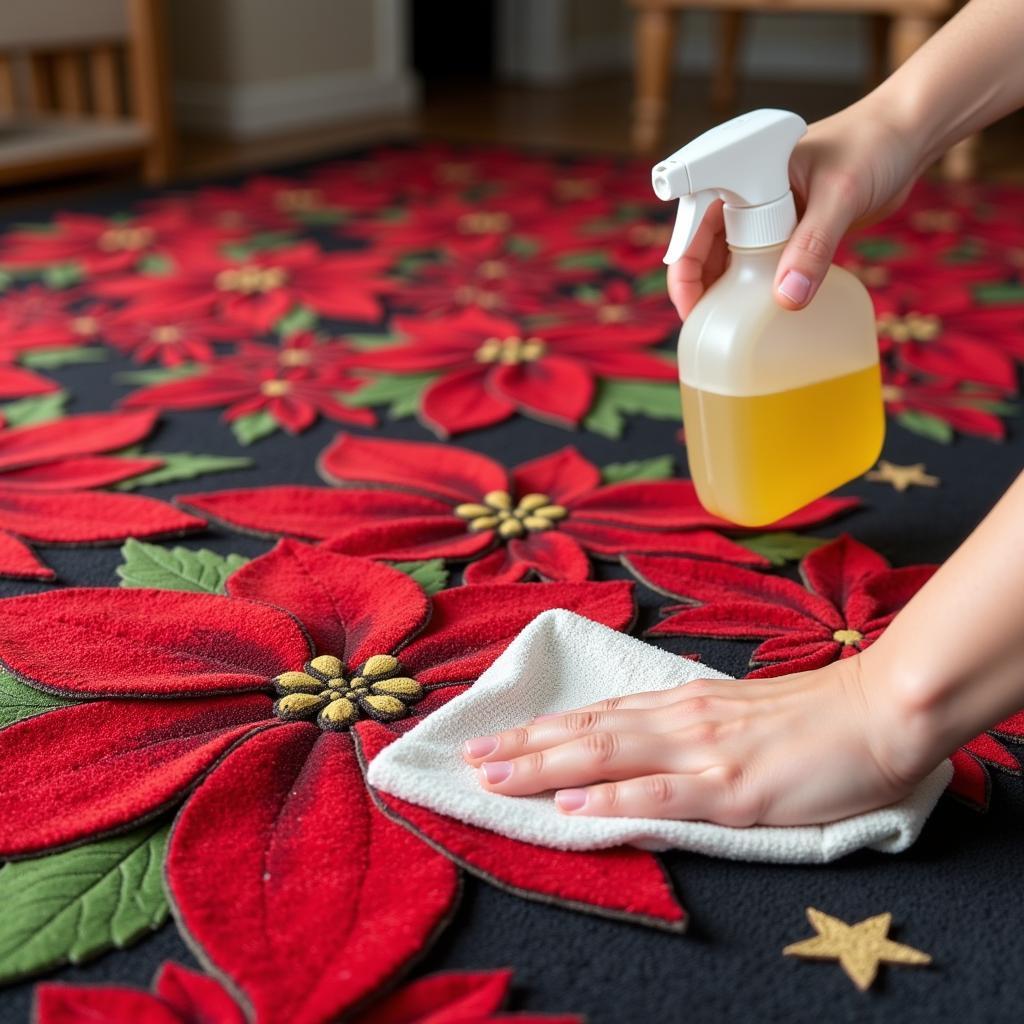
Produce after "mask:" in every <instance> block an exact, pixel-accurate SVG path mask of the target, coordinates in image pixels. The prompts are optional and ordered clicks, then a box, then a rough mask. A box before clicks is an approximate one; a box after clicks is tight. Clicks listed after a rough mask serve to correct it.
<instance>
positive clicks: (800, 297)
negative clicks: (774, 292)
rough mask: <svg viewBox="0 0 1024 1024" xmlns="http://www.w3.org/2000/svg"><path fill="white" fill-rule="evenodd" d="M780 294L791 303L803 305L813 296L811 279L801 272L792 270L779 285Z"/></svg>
mask: <svg viewBox="0 0 1024 1024" xmlns="http://www.w3.org/2000/svg"><path fill="white" fill-rule="evenodd" d="M779 294H780V295H785V296H786V298H787V299H789V301H790V302H796V303H802V302H806V301H807V296H808V295H810V294H811V279H810V278H809V277H807V276H806V274H801V273H800V271H799V270H791V271H789V273H787V274H786V276H785V277H784V278H783V279H782V283H781V284H780V285H779Z"/></svg>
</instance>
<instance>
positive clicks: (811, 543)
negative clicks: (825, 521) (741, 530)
mask: <svg viewBox="0 0 1024 1024" xmlns="http://www.w3.org/2000/svg"><path fill="white" fill-rule="evenodd" d="M736 543H737V544H739V545H740V546H742V547H745V548H746V549H747V550H748V551H753V552H754V553H755V554H758V555H761V556H762V557H764V558H767V559H768V561H769V562H771V564H772V565H785V564H786V563H787V562H799V561H800V559H801V558H803V557H804V555H808V554H810V553H811V552H812V551H814V550H815V549H816V548H820V547H821V546H822V545H823V544H827V543H828V538H827V537H805V536H803V535H802V534H799V533H792V532H791V531H789V530H780V531H779V532H778V533H759V534H757V535H756V536H753V537H739V538H737V539H736Z"/></svg>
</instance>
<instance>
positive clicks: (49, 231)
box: [0, 210, 228, 277]
mask: <svg viewBox="0 0 1024 1024" xmlns="http://www.w3.org/2000/svg"><path fill="white" fill-rule="evenodd" d="M186 236H187V237H188V238H189V239H190V240H191V241H193V242H195V241H197V240H199V239H203V240H204V241H205V242H206V243H207V244H209V245H213V244H215V243H217V242H220V241H224V240H225V239H226V238H227V237H228V236H227V235H226V234H225V233H224V232H223V231H220V230H217V229H216V228H213V227H211V226H210V225H209V224H208V223H204V222H202V221H196V220H193V219H192V218H191V217H188V216H184V215H182V213H181V212H180V211H177V210H167V211H164V212H163V213H160V214H151V215H147V216H143V217H99V216H96V215H95V214H91V213H58V214H57V215H56V216H55V217H54V218H53V221H52V222H51V223H50V224H44V225H38V226H33V227H31V228H23V229H20V230H19V229H15V230H14V231H9V232H8V233H7V234H6V235H5V236H4V238H3V240H2V243H0V265H2V266H5V267H12V268H25V267H29V268H37V267H46V266H51V265H53V264H61V263H74V264H76V265H77V266H78V267H80V268H81V270H82V271H83V272H85V273H86V274H88V275H89V276H91V277H92V276H96V275H100V274H112V273H118V272H121V271H130V270H133V269H134V268H135V267H137V266H138V265H139V262H140V261H141V260H142V259H143V258H144V257H146V256H153V255H156V254H162V253H165V252H167V251H168V250H169V249H173V247H174V246H175V244H176V243H177V242H178V241H179V240H180V239H181V238H183V237H186Z"/></svg>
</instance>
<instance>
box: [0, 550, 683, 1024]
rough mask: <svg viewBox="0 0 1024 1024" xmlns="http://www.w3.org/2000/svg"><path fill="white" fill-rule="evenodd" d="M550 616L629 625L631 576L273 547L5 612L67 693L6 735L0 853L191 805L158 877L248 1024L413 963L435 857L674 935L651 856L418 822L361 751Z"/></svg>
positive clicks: (441, 863)
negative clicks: (575, 578) (185, 581)
mask: <svg viewBox="0 0 1024 1024" xmlns="http://www.w3.org/2000/svg"><path fill="white" fill-rule="evenodd" d="M550 608H568V609H571V610H575V611H577V612H578V613H580V614H583V615H587V616H588V617H590V618H592V619H594V620H596V621H598V622H602V623H604V624H605V625H607V626H610V627H611V628H615V629H622V628H625V627H626V626H627V625H628V624H629V623H630V622H631V621H632V618H633V614H634V612H633V602H632V584H629V583H625V582H613V583H564V584H554V583H545V584H534V585H531V586H528V587H526V586H519V585H507V584H495V585H493V586H490V587H459V588H455V589H452V590H445V591H442V592H440V593H439V594H437V595H436V596H434V597H433V598H428V597H427V596H426V594H425V593H424V592H423V591H422V590H421V589H420V588H419V586H417V585H416V583H415V582H414V581H413V580H412V579H410V578H409V577H408V576H406V575H404V574H403V573H401V572H398V571H397V570H396V569H393V568H391V567H389V566H386V565H383V564H381V563H379V562H372V561H369V560H367V559H361V558H350V557H347V556H344V555H338V554H334V553H331V552H328V551H324V550H322V549H319V548H315V547H310V546H308V545H305V544H299V543H296V542H294V541H281V542H280V543H279V544H278V545H277V547H276V548H275V549H274V550H273V551H271V552H269V553H268V554H266V555H263V556H261V557H259V558H257V559H255V560H253V561H252V562H250V563H248V564H247V565H245V566H243V567H242V568H241V569H239V570H237V571H236V572H235V573H234V574H233V575H232V576H231V577H229V579H228V581H227V595H226V596H220V595H213V594H202V593H191V592H181V591H167V590H148V589H138V590H134V589H133V590H121V589H117V588H67V589H62V590H55V591H51V592H48V593H44V594H37V595H31V596H27V597H12V598H8V599H6V600H3V601H0V660H2V661H3V663H4V664H5V665H6V666H7V667H8V668H9V669H10V670H11V671H13V672H15V673H16V674H17V676H18V677H19V678H20V679H22V680H24V681H25V682H26V683H28V684H29V685H32V686H36V687H38V688H40V689H43V690H45V691H47V692H51V693H57V694H61V695H63V696H65V697H69V698H72V699H78V700H80V701H81V702H80V703H73V704H69V705H64V706H62V707H58V708H55V709H53V710H51V711H47V712H44V713H42V714H39V715H35V716H33V717H29V718H25V719H22V720H21V721H19V722H16V723H15V724H13V725H11V726H9V727H7V728H5V729H0V772H3V773H5V774H6V776H7V778H8V782H7V783H6V784H5V785H4V792H5V794H6V796H5V801H6V802H5V813H4V814H3V816H2V817H0V856H3V857H7V858H9V857H13V856H18V855H26V854H31V853H37V852H40V851H43V850H47V849H53V848H59V847H64V846H68V845H73V844H76V843H79V842H82V841H84V840H86V839H89V838H92V837H96V836H101V835H106V834H110V833H114V832H119V831H121V830H123V829H125V828H128V827H130V826H131V825H133V824H135V823H136V822H139V821H143V820H146V819H148V818H151V817H152V816H153V815H154V814H156V813H158V812H160V811H163V810H164V809H166V808H168V807H171V806H174V805H176V804H180V803H184V807H183V808H182V809H181V810H180V811H179V812H178V815H177V819H176V821H175V824H174V828H173V830H172V833H171V840H170V847H169V850H168V855H167V865H166V878H167V891H168V896H169V898H170V899H171V900H172V901H173V903H174V905H175V917H176V920H177V921H178V922H179V923H180V925H181V927H182V929H183V931H185V932H186V933H187V934H188V935H189V936H190V939H191V940H192V941H194V942H196V943H198V944H199V945H200V946H201V947H202V949H203V951H204V961H205V962H207V963H210V964H211V965H212V966H213V967H214V968H215V969H216V971H217V973H218V976H220V977H224V978H226V979H228V980H229V981H230V983H231V985H232V987H233V989H234V990H237V991H240V992H242V993H244V995H245V997H246V998H247V1000H248V1002H249V1004H250V1005H251V1007H252V1010H253V1012H254V1015H255V1017H256V1018H257V1019H260V1020H268V1021H277V1020H281V1021H285V1020H286V1021H288V1022H289V1024H321V1022H323V1021H325V1020H332V1019H334V1018H335V1017H336V1016H338V1015H339V1014H341V1013H342V1012H343V1011H345V1010H346V1009H347V1008H349V1007H352V1006H354V1005H355V1004H357V1003H359V1002H360V1001H362V1000H364V999H365V998H367V997H368V996H369V995H371V994H372V993H373V992H375V991H376V990H377V989H378V988H380V987H381V986H382V985H383V984H384V983H385V982H387V981H388V980H389V979H390V978H392V977H393V976H394V975H395V974H396V972H398V971H399V970H400V969H401V968H402V967H403V966H404V965H406V964H407V963H408V962H409V960H410V959H411V958H413V957H415V956H418V955H420V954H422V953H423V952H424V950H425V948H426V947H427V946H428V945H429V943H430V941H431V939H432V938H433V937H434V935H435V934H436V933H437V931H438V930H439V929H440V928H441V927H443V925H444V924H445V922H446V921H447V920H448V918H449V915H450V914H451V912H452V908H453V904H454V901H455V899H456V896H457V888H458V887H457V877H456V871H455V867H454V865H453V864H452V862H451V860H449V857H452V858H454V859H455V860H457V862H458V863H460V864H461V865H463V866H465V867H466V868H468V869H469V870H471V871H474V872H479V873H480V874H482V875H484V876H485V877H487V878H489V879H490V880H492V881H496V882H497V883H498V884H500V885H503V886H505V887H509V888H512V889H514V890H515V891H516V892H519V893H521V894H522V895H524V896H528V897H531V898H537V899H545V900H549V901H552V900H553V901H555V902H561V903H564V904H567V905H569V906H574V907H576V908H577V909H581V908H589V909H592V910H593V911H594V912H597V913H603V914H607V915H609V916H613V917H628V918H631V919H634V920H641V921H647V922H648V923H652V924H657V925H659V926H661V927H665V928H669V929H676V930H678V929H679V928H680V927H681V926H682V924H683V922H684V920H685V914H684V912H683V910H682V908H681V907H680V906H679V904H678V903H677V901H676V900H675V897H674V896H673V894H672V892H671V889H670V887H669V883H668V882H667V880H666V878H665V876H664V874H663V872H662V870H661V868H660V865H659V863H658V861H657V860H656V858H655V857H654V856H653V855H652V854H650V853H646V852H644V851H640V850H636V849H632V848H617V849H610V850H603V851H598V852H591V853H575V852H573V853H570V852H565V851H557V850H548V849H544V848H540V847H533V846H529V845H527V844H524V843H519V842H515V841H510V840H508V839H505V838H504V837H501V836H497V835H494V834H491V833H488V832H484V831H482V830H479V829H475V828H471V827H469V826H465V825H462V824H460V823H458V822H456V821H453V820H450V819H446V818H438V819H437V822H431V821H430V820H428V821H426V822H420V823H419V824H418V825H417V829H418V831H417V833H414V832H412V831H410V830H408V829H406V828H403V827H401V826H400V825H398V824H395V823H393V822H392V821H391V820H390V819H389V818H388V817H386V816H384V815H383V814H382V813H380V811H379V810H378V809H377V808H376V806H375V804H374V803H373V801H372V800H371V798H370V796H369V794H368V792H367V790H366V788H365V784H364V782H363V775H362V769H361V766H360V763H359V760H358V757H357V751H356V747H355V744H354V742H353V737H352V734H351V731H350V727H351V726H353V725H357V726H373V727H375V728H374V729H371V730H369V731H368V733H367V742H366V743H365V744H364V751H363V752H364V756H366V757H371V758H372V756H373V748H375V747H377V748H379V746H380V745H381V744H383V743H385V742H387V739H388V738H394V737H395V735H396V733H395V732H393V731H392V728H391V727H387V726H385V725H384V724H380V723H390V722H393V721H397V720H401V719H403V718H407V717H408V716H410V715H416V714H426V713H429V710H430V708H431V707H436V706H438V705H439V704H440V703H443V702H444V701H446V700H447V699H448V698H449V697H450V696H452V695H454V694H455V693H457V692H460V691H461V689H462V688H463V687H462V686H459V685H456V684H465V683H468V682H472V681H473V680H475V679H476V678H477V676H479V674H480V673H481V672H482V671H484V670H485V669H486V668H487V667H488V666H489V665H490V664H491V663H492V662H493V660H494V659H495V658H496V657H497V656H498V655H499V654H500V653H501V652H502V651H503V650H504V649H505V647H506V646H507V645H508V643H509V642H510V641H511V639H512V638H513V637H514V636H515V635H516V634H517V633H518V632H519V631H520V630H521V629H522V628H523V627H524V626H525V625H526V624H527V623H528V622H529V621H530V620H532V619H533V618H534V617H535V616H536V615H537V614H539V613H540V612H542V611H544V610H546V609H550ZM54 651H59V652H60V656H59V657H55V656H54ZM274 691H276V692H274ZM360 719H362V721H360ZM381 733H383V737H382V736H381ZM28 778H30V779H32V785H31V786H24V785H20V784H19V785H15V784H14V780H18V781H19V783H20V782H23V781H24V780H25V779H28ZM434 817H437V816H434ZM423 838H426V839H427V840H428V842H429V844H430V845H427V843H424V842H423V841H422V839H423ZM439 851H440V852H439ZM223 863H230V865H231V870H230V871H211V870H210V865H211V864H223ZM381 922H387V927H382V926H381ZM310 949H316V951H317V953H316V956H307V955H305V954H304V953H303V955H300V956H296V950H302V951H306V950H310Z"/></svg>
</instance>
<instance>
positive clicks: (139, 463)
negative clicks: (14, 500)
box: [0, 455, 163, 491]
mask: <svg viewBox="0 0 1024 1024" xmlns="http://www.w3.org/2000/svg"><path fill="white" fill-rule="evenodd" d="M162 465H163V460H162V459H146V458H142V459H130V458H118V457H116V456H112V455H83V456H81V457H80V458H76V459H64V460H63V461H61V462H46V463H43V464H41V465H38V466H26V467H25V468H24V469H11V470H8V471H7V472H6V473H4V474H3V476H2V477H0V481H2V485H3V487H5V488H6V487H24V488H27V489H30V490H34V491H54V490H66V491H73V490H84V489H86V488H89V487H106V486H108V485H109V484H116V483H117V482H118V481H119V480H127V479H128V478H129V477H133V476H138V475H139V474H140V473H148V472H149V471H150V470H151V469H159V468H160V467H161V466H162Z"/></svg>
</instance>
